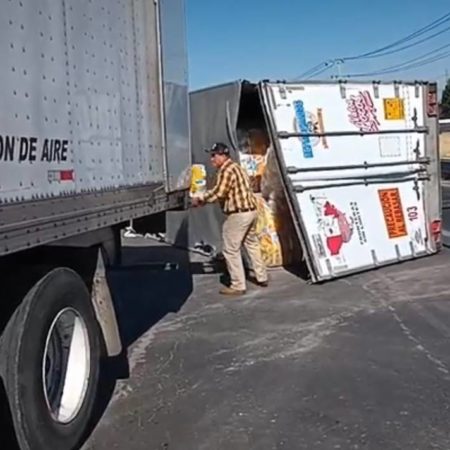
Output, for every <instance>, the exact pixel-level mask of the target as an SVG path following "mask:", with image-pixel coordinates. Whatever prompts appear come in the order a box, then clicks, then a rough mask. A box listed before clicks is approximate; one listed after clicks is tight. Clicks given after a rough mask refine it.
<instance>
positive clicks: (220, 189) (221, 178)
mask: <svg viewBox="0 0 450 450" xmlns="http://www.w3.org/2000/svg"><path fill="white" fill-rule="evenodd" d="M232 179H233V173H232V172H231V171H230V170H225V171H222V170H221V171H220V172H219V174H218V176H217V182H216V185H215V186H214V187H213V188H212V189H211V190H209V191H206V192H205V194H204V195H203V199H202V200H203V201H204V202H206V203H214V202H216V201H217V200H221V199H224V198H225V197H226V196H227V194H228V192H229V191H230V188H231V183H232Z"/></svg>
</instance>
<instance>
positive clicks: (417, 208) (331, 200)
mask: <svg viewBox="0 0 450 450" xmlns="http://www.w3.org/2000/svg"><path fill="white" fill-rule="evenodd" d="M261 87H262V97H263V101H264V104H265V107H266V112H267V118H268V121H269V123H270V126H271V128H272V137H273V139H274V142H275V147H276V148H277V151H278V157H279V160H280V163H281V167H282V172H283V178H284V184H285V188H286V191H287V193H288V197H289V199H290V206H291V211H292V214H293V216H294V221H295V223H296V227H297V231H298V234H299V237H300V240H301V241H302V244H303V247H304V250H305V254H307V262H308V265H309V269H310V272H311V275H312V279H313V281H320V280H327V279H331V278H335V277H339V276H343V275H347V274H350V273H354V272H358V271H362V270H367V269H370V268H374V267H378V266H382V265H386V264H391V263H395V262H400V261H403V260H407V259H412V258H417V257H420V256H423V255H427V254H430V253H433V252H434V251H435V246H434V245H432V244H431V238H430V224H428V223H427V219H426V205H425V198H426V195H425V193H426V189H427V188H428V187H429V186H428V185H427V183H429V179H430V175H429V166H430V159H429V157H427V156H426V155H427V152H426V151H425V145H426V135H427V132H428V129H427V128H426V121H425V111H424V109H425V100H426V99H425V95H424V93H425V87H423V86H421V85H406V84H385V85H382V84H371V83H367V84H339V83H329V84H326V83H323V84H271V83H264V84H263V85H262V86H261ZM436 195H437V196H439V192H436Z"/></svg>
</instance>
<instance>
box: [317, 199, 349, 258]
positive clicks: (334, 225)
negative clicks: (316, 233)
mask: <svg viewBox="0 0 450 450" xmlns="http://www.w3.org/2000/svg"><path fill="white" fill-rule="evenodd" d="M323 215H324V219H325V220H324V221H323V224H322V225H323V231H324V233H325V236H326V242H327V247H328V250H330V253H331V256H337V255H339V254H340V253H341V248H342V246H343V245H344V244H345V243H346V242H350V240H351V238H352V236H353V222H352V221H351V219H350V220H348V219H347V217H346V215H345V214H344V213H343V212H342V211H339V209H337V208H336V207H335V206H334V205H332V204H331V203H330V202H326V203H325V205H324V211H323Z"/></svg>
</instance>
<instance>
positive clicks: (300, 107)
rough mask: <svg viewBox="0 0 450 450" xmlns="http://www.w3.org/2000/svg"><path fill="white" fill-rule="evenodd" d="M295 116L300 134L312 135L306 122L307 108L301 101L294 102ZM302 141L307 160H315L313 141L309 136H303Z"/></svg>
mask: <svg viewBox="0 0 450 450" xmlns="http://www.w3.org/2000/svg"><path fill="white" fill-rule="evenodd" d="M294 109H295V116H296V118H297V124H298V128H299V130H300V133H305V134H308V133H311V130H310V129H309V126H308V121H307V120H306V114H305V106H304V104H303V102H302V101H301V100H296V101H295V102H294ZM300 139H301V141H302V145H303V156H304V157H305V158H314V153H313V148H312V144H311V139H310V137H309V136H301V138H300Z"/></svg>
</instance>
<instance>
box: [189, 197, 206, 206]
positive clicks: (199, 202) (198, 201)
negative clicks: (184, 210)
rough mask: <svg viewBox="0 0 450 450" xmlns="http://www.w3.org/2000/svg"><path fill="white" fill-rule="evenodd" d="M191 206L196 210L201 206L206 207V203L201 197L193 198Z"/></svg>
mask: <svg viewBox="0 0 450 450" xmlns="http://www.w3.org/2000/svg"><path fill="white" fill-rule="evenodd" d="M191 204H192V206H193V207H194V208H198V207H199V206H203V205H204V201H203V200H202V199H201V198H200V197H193V198H192V199H191Z"/></svg>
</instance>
